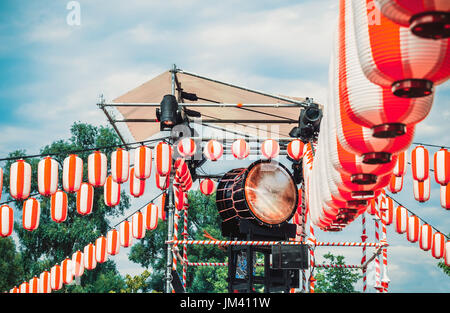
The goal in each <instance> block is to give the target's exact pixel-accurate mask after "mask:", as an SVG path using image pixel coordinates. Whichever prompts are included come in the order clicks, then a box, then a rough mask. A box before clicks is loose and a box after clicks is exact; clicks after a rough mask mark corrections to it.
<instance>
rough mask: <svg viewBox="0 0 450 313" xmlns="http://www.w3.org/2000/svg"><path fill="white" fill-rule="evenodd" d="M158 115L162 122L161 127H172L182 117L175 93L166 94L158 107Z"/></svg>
mask: <svg viewBox="0 0 450 313" xmlns="http://www.w3.org/2000/svg"><path fill="white" fill-rule="evenodd" d="M156 117H157V118H158V120H159V121H160V123H161V129H163V128H172V127H173V126H175V125H176V124H177V123H178V122H179V121H180V118H181V114H180V111H179V109H178V102H177V99H176V98H175V96H174V95H165V96H164V98H163V99H162V101H161V104H160V107H159V109H156Z"/></svg>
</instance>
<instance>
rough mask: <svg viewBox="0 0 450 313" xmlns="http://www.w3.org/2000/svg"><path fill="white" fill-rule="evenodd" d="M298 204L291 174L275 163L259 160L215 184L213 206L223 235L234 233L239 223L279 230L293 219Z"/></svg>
mask: <svg viewBox="0 0 450 313" xmlns="http://www.w3.org/2000/svg"><path fill="white" fill-rule="evenodd" d="M297 203H298V190H297V185H296V184H295V181H294V178H293V176H292V174H291V173H290V172H289V171H288V170H287V169H286V167H285V166H283V165H282V164H280V163H278V162H276V161H274V160H258V161H256V162H254V163H252V164H251V165H250V166H249V167H248V168H237V169H233V170H231V171H229V172H227V173H226V174H225V175H224V176H223V177H222V178H221V179H220V180H219V182H218V184H217V192H216V204H217V209H218V211H219V214H220V217H221V218H222V231H223V232H224V229H228V230H230V232H232V233H233V232H236V231H237V230H238V229H239V221H240V220H242V219H245V220H249V221H251V222H252V223H255V224H257V225H259V226H264V227H268V228H277V227H281V226H282V225H283V224H284V223H286V222H287V221H289V220H290V219H291V218H292V216H293V215H294V213H295V210H296V208H297ZM225 232H226V231H225Z"/></svg>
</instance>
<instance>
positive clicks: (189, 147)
mask: <svg viewBox="0 0 450 313" xmlns="http://www.w3.org/2000/svg"><path fill="white" fill-rule="evenodd" d="M177 150H178V153H179V154H180V155H181V156H182V157H184V158H188V157H191V156H193V155H194V154H195V152H196V151H197V148H196V146H195V141H194V140H193V139H192V138H183V139H181V140H180V141H178V144H177Z"/></svg>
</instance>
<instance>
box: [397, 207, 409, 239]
mask: <svg viewBox="0 0 450 313" xmlns="http://www.w3.org/2000/svg"><path fill="white" fill-rule="evenodd" d="M395 230H396V231H397V233H399V234H403V233H405V232H406V231H407V230H408V211H407V210H406V209H405V208H404V207H402V206H399V207H397V209H396V211H395Z"/></svg>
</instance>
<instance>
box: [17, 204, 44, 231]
mask: <svg viewBox="0 0 450 313" xmlns="http://www.w3.org/2000/svg"><path fill="white" fill-rule="evenodd" d="M40 217H41V204H40V203H39V201H37V200H36V199H35V198H30V199H28V200H26V201H25V202H24V203H23V212H22V225H23V228H24V229H26V230H29V231H33V230H35V229H37V228H38V227H39V219H40Z"/></svg>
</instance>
